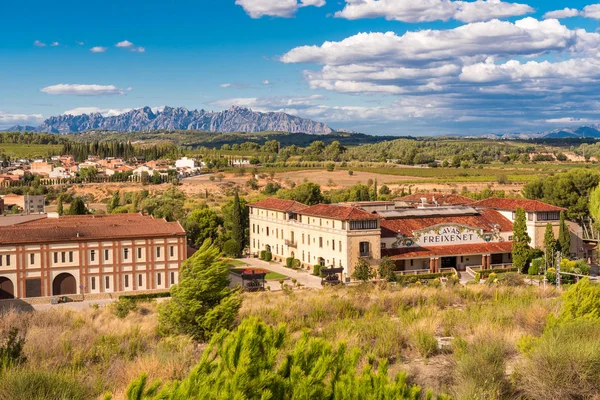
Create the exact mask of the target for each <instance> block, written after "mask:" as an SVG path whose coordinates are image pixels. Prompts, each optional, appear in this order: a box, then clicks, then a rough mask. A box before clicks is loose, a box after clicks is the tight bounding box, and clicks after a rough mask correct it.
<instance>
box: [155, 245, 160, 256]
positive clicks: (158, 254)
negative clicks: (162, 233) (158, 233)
mask: <svg viewBox="0 0 600 400" xmlns="http://www.w3.org/2000/svg"><path fill="white" fill-rule="evenodd" d="M156 258H160V247H157V248H156Z"/></svg>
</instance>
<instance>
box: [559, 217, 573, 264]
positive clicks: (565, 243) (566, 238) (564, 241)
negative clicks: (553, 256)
mask: <svg viewBox="0 0 600 400" xmlns="http://www.w3.org/2000/svg"><path fill="white" fill-rule="evenodd" d="M559 229H560V230H559V231H558V242H557V247H558V250H559V251H560V252H561V253H562V255H563V256H564V257H569V255H570V254H571V234H570V233H569V227H568V226H567V223H566V222H565V213H564V212H561V213H560V228H559Z"/></svg>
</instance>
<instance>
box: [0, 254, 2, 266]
mask: <svg viewBox="0 0 600 400" xmlns="http://www.w3.org/2000/svg"><path fill="white" fill-rule="evenodd" d="M1 266H2V256H0V267H1Z"/></svg>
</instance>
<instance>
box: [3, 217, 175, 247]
mask: <svg viewBox="0 0 600 400" xmlns="http://www.w3.org/2000/svg"><path fill="white" fill-rule="evenodd" d="M172 236H185V231H184V230H183V228H182V226H181V224H179V222H167V221H166V220H164V219H155V218H153V217H151V216H144V215H142V214H106V215H80V216H79V215H78V216H63V217H60V218H44V219H41V220H37V221H32V222H28V223H26V224H22V225H12V226H4V227H0V245H6V244H26V243H57V242H73V241H91V240H113V239H138V238H139V239H144V238H156V237H172Z"/></svg>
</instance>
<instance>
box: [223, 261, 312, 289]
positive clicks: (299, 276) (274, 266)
mask: <svg viewBox="0 0 600 400" xmlns="http://www.w3.org/2000/svg"><path fill="white" fill-rule="evenodd" d="M238 261H241V262H243V263H246V264H248V266H249V268H261V269H266V270H269V271H273V272H277V273H279V274H282V275H286V276H289V277H290V278H294V279H296V280H297V281H298V282H299V283H300V284H301V285H303V286H304V287H307V288H313V289H322V288H323V286H322V285H321V278H319V277H317V276H314V275H311V274H310V273H309V272H308V271H306V270H294V269H291V268H287V267H284V266H283V265H281V264H279V263H274V262H270V263H269V262H266V261H262V260H259V259H258V258H240V259H239V260H238ZM232 281H234V279H233V278H232ZM237 281H240V279H239V278H237ZM234 283H235V281H234ZM270 286H271V290H274V289H275V290H278V289H280V286H281V285H280V284H279V282H272V281H271V284H270Z"/></svg>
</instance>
